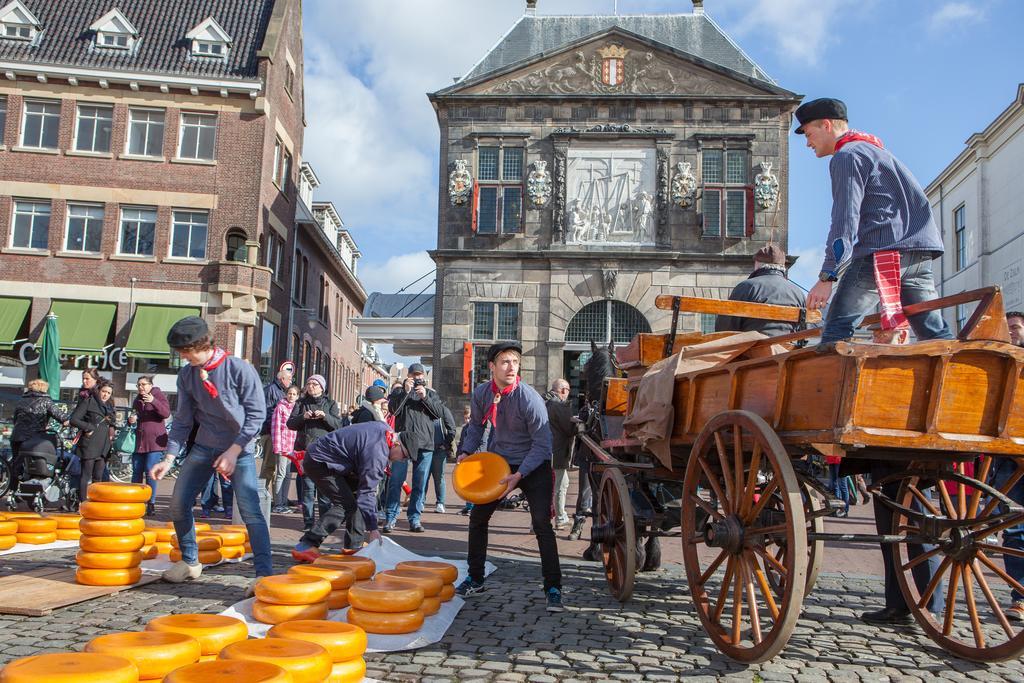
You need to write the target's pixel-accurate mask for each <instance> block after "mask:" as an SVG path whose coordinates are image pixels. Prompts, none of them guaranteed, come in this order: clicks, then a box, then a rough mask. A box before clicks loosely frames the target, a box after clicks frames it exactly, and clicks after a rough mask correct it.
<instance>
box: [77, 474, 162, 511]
mask: <svg viewBox="0 0 1024 683" xmlns="http://www.w3.org/2000/svg"><path fill="white" fill-rule="evenodd" d="M152 495H153V489H151V488H149V486H148V485H147V484H119V483H117V482H113V481H102V482H99V481H97V482H93V483H92V484H89V489H88V490H87V491H86V497H88V499H89V500H91V501H97V502H100V503H148V502H149V499H150V497H151V496H152ZM143 513H145V510H143ZM83 514H84V513H83Z"/></svg>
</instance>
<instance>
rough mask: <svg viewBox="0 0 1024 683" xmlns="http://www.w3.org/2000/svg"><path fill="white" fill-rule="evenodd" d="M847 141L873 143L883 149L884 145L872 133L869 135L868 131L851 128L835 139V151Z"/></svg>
mask: <svg viewBox="0 0 1024 683" xmlns="http://www.w3.org/2000/svg"><path fill="white" fill-rule="evenodd" d="M847 142H867V143H869V144H872V145H874V146H875V147H878V148H879V149H885V146H884V145H883V144H882V141H881V140H880V139H878V138H877V137H875V136H874V135H871V134H870V133H861V132H860V131H858V130H851V131H847V132H846V133H843V135H842V136H841V137H840V138H839V139H838V140H836V151H837V152H838V151H839V150H841V149H842V148H843V145H845V144H846V143H847Z"/></svg>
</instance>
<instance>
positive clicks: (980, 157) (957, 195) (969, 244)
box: [925, 83, 1024, 330]
mask: <svg viewBox="0 0 1024 683" xmlns="http://www.w3.org/2000/svg"><path fill="white" fill-rule="evenodd" d="M925 191H926V192H927V194H928V200H929V201H930V202H931V206H932V212H933V213H934V215H935V219H936V220H937V221H938V222H939V227H940V229H941V230H942V238H943V242H945V244H946V253H945V255H944V256H943V257H942V259H941V261H940V262H939V263H940V264H941V265H939V266H937V267H936V271H937V272H936V273H935V278H936V282H938V283H940V285H939V287H940V290H939V291H940V293H941V294H942V295H944V296H948V295H951V294H957V293H959V292H963V291H967V290H971V289H977V288H979V287H987V286H990V285H998V286H1000V287H1002V289H1003V300H1004V303H1005V305H1006V309H1007V310H1021V309H1024V83H1022V84H1021V85H1019V86H1018V87H1017V97H1016V98H1015V99H1014V101H1013V103H1012V104H1011V105H1010V106H1009V107H1008V108H1007V109H1006V110H1005V111H1004V112H1003V113H1002V114H1000V115H999V116H998V117H996V119H995V120H994V121H993V122H992V123H990V124H989V125H988V126H987V127H986V128H985V130H983V131H982V132H980V133H975V134H974V135H972V136H971V137H970V138H968V139H967V142H966V149H964V151H963V152H961V153H960V154H959V155H958V156H957V158H956V159H954V160H953V162H952V163H951V164H950V165H949V166H947V167H946V168H945V170H943V171H942V173H940V174H939V176H938V177H937V178H936V179H935V180H933V181H932V182H931V184H930V185H928V187H927V189H926V190H925ZM971 311H972V305H971V304H968V305H966V306H960V307H958V308H957V309H956V311H955V312H954V311H946V312H945V315H946V317H947V320H948V321H949V323H950V325H955V326H956V327H955V329H957V330H959V329H960V327H961V326H962V325H963V324H964V323H965V322H966V321H967V318H968V316H970V314H971Z"/></svg>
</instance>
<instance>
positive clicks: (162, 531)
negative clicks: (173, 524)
mask: <svg viewBox="0 0 1024 683" xmlns="http://www.w3.org/2000/svg"><path fill="white" fill-rule="evenodd" d="M142 533H143V534H153V540H152V541H147V543H150V542H152V543H170V542H171V539H172V538H173V537H174V529H168V528H166V527H149V526H148V527H146V528H145V530H143V532H142Z"/></svg>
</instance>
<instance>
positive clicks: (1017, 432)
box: [1006, 363, 1024, 443]
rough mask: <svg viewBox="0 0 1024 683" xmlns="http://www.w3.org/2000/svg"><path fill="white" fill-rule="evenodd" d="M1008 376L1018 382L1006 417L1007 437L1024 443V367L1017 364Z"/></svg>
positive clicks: (1014, 387) (1015, 384) (1009, 371)
mask: <svg viewBox="0 0 1024 683" xmlns="http://www.w3.org/2000/svg"><path fill="white" fill-rule="evenodd" d="M1008 374H1009V375H1010V377H1011V378H1012V379H1013V380H1016V381H1015V382H1014V386H1013V390H1014V395H1013V397H1012V398H1011V399H1010V407H1009V410H1008V411H1007V415H1006V436H1008V437H1010V438H1011V439H1017V440H1018V443H1024V365H1022V364H1017V363H1015V364H1014V365H1013V367H1012V368H1010V369H1009V370H1008Z"/></svg>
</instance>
